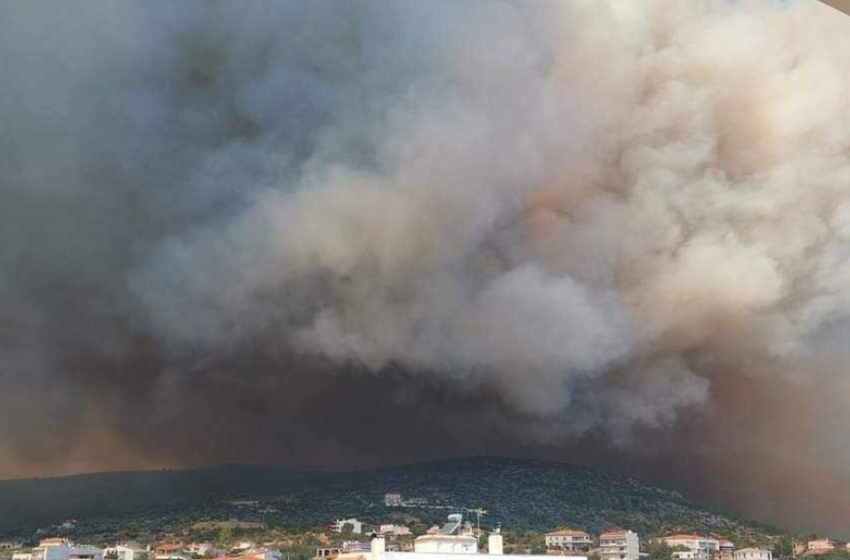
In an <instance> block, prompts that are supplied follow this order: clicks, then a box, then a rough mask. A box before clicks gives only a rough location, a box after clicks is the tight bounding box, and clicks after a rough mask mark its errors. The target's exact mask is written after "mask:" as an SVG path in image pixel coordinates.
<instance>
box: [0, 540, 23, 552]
mask: <svg viewBox="0 0 850 560" xmlns="http://www.w3.org/2000/svg"><path fill="white" fill-rule="evenodd" d="M23 546H24V543H23V541H0V550H18V549H19V548H21V547H23Z"/></svg>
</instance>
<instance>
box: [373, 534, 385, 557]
mask: <svg viewBox="0 0 850 560" xmlns="http://www.w3.org/2000/svg"><path fill="white" fill-rule="evenodd" d="M386 557H387V541H386V540H385V539H384V536H383V535H373V536H372V559H371V560H384V559H385V558H386Z"/></svg>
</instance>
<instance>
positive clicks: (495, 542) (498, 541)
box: [487, 533, 503, 554]
mask: <svg viewBox="0 0 850 560" xmlns="http://www.w3.org/2000/svg"><path fill="white" fill-rule="evenodd" d="M487 552H488V553H490V554H502V553H503V552H502V535H500V534H498V533H495V534H492V535H490V537H489V538H488V539H487Z"/></svg>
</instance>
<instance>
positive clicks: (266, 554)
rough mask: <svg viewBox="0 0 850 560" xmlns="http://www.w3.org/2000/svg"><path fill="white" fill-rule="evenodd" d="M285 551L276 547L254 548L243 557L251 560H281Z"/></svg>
mask: <svg viewBox="0 0 850 560" xmlns="http://www.w3.org/2000/svg"><path fill="white" fill-rule="evenodd" d="M282 557H283V553H281V551H279V550H277V549H275V548H252V549H251V550H249V551H247V552H246V553H245V554H244V555H243V556H242V558H245V559H250V560H280V559H281V558H282Z"/></svg>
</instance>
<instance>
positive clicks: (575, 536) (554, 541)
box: [545, 529, 593, 552]
mask: <svg viewBox="0 0 850 560" xmlns="http://www.w3.org/2000/svg"><path fill="white" fill-rule="evenodd" d="M545 538H546V548H548V549H554V550H567V551H571V552H578V551H582V552H587V551H588V550H590V549H591V548H593V539H591V538H590V535H588V534H587V533H585V532H584V531H575V530H573V529H560V530H558V531H552V532H551V533H546V537H545Z"/></svg>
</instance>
